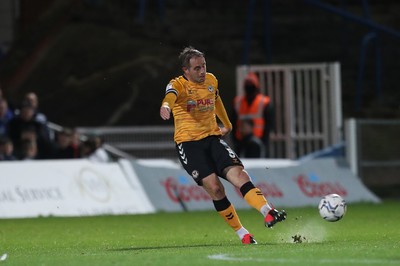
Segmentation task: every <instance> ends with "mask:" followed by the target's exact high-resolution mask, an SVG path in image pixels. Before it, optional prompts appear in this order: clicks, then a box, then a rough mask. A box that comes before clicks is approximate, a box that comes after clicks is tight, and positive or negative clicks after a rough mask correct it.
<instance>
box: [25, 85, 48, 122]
mask: <svg viewBox="0 0 400 266" xmlns="http://www.w3.org/2000/svg"><path fill="white" fill-rule="evenodd" d="M23 102H28V103H30V104H31V105H32V107H33V108H34V109H35V115H34V118H35V120H36V121H37V122H39V123H42V124H46V123H47V116H46V115H45V114H43V113H41V112H40V111H39V98H38V96H37V94H36V93H34V92H28V93H27V94H25V96H24V99H23Z"/></svg>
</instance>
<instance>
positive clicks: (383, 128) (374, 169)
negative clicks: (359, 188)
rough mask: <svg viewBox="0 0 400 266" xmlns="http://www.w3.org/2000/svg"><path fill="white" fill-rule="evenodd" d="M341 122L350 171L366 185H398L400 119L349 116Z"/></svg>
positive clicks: (399, 184) (399, 180)
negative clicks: (355, 117) (350, 117)
mask: <svg viewBox="0 0 400 266" xmlns="http://www.w3.org/2000/svg"><path fill="white" fill-rule="evenodd" d="M345 125H346V127H345V128H346V131H345V132H346V157H347V159H348V161H349V162H350V165H351V169H352V171H353V172H354V173H356V174H357V175H358V176H359V177H360V178H361V179H362V180H363V181H364V183H366V184H368V185H369V186H373V187H383V186H400V174H399V173H400V137H399V136H400V120H392V119H391V120H386V119H349V120H346V123H345ZM397 193H398V192H397ZM399 195H400V194H399V193H398V195H397V196H399Z"/></svg>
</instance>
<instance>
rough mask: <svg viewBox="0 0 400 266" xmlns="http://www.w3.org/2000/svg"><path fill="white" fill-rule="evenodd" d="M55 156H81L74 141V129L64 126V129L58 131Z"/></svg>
mask: <svg viewBox="0 0 400 266" xmlns="http://www.w3.org/2000/svg"><path fill="white" fill-rule="evenodd" d="M53 158H54V159H72V158H79V154H77V153H76V148H75V147H74V146H73V143H72V130H70V129H68V128H64V129H63V130H62V131H60V132H57V134H56V142H55V147H54V156H53Z"/></svg>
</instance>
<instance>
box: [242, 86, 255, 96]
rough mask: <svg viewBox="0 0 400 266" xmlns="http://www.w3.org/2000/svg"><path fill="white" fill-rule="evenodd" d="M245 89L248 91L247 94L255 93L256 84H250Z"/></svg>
mask: <svg viewBox="0 0 400 266" xmlns="http://www.w3.org/2000/svg"><path fill="white" fill-rule="evenodd" d="M244 90H245V92H246V94H249V95H251V94H255V93H256V92H257V88H256V86H254V85H252V84H248V85H246V86H245V87H244Z"/></svg>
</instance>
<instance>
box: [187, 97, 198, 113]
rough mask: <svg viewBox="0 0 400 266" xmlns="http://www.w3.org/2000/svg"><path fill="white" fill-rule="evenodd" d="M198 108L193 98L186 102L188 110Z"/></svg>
mask: <svg viewBox="0 0 400 266" xmlns="http://www.w3.org/2000/svg"><path fill="white" fill-rule="evenodd" d="M194 109H196V102H195V101H193V100H189V101H187V103H186V111H187V112H191V111H192V110H194Z"/></svg>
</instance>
